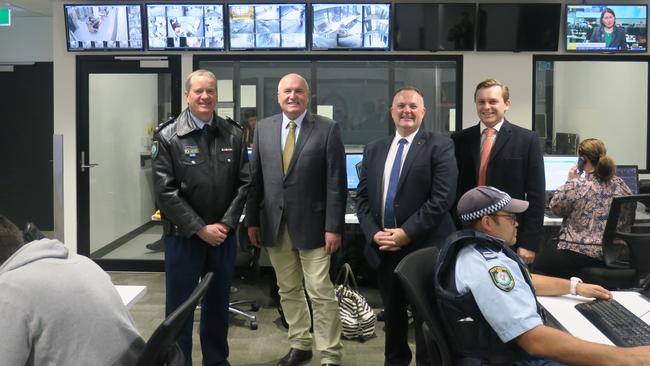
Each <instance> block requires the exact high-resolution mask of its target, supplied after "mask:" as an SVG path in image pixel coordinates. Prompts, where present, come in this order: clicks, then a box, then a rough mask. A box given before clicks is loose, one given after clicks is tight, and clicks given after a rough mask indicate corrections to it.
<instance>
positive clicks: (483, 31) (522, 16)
mask: <svg viewBox="0 0 650 366" xmlns="http://www.w3.org/2000/svg"><path fill="white" fill-rule="evenodd" d="M561 13H562V6H561V4H479V5H478V20H477V36H476V37H477V40H476V50H477V51H557V49H558V42H559V38H560V17H561Z"/></svg>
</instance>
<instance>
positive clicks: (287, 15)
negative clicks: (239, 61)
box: [228, 3, 307, 50]
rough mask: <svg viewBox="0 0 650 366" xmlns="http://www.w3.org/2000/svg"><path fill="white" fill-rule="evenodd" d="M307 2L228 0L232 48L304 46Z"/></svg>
mask: <svg viewBox="0 0 650 366" xmlns="http://www.w3.org/2000/svg"><path fill="white" fill-rule="evenodd" d="M306 7H307V5H306V4H299V3H292V4H291V3H287V4H229V5H228V16H229V19H230V49H231V50H257V49H269V50H271V49H305V48H306V47H307V40H306V39H307V37H306V32H305V29H306V23H307V22H306V15H305V12H306Z"/></svg>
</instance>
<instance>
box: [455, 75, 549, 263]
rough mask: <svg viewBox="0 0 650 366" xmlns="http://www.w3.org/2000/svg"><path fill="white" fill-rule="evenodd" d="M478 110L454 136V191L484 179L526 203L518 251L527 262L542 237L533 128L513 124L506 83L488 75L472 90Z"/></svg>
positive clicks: (540, 163) (540, 164)
mask: <svg viewBox="0 0 650 366" xmlns="http://www.w3.org/2000/svg"><path fill="white" fill-rule="evenodd" d="M474 101H475V102H476V112H477V113H478V117H479V119H480V122H479V123H478V124H477V125H475V126H472V127H469V128H466V129H464V130H462V131H460V132H459V133H457V134H454V135H453V136H452V139H453V140H454V144H455V146H456V161H457V162H458V190H457V197H459V198H460V197H461V196H462V195H463V194H464V193H465V192H467V191H469V190H470V189H472V188H474V187H476V186H481V185H488V186H493V187H495V188H498V189H500V190H502V191H504V192H506V193H508V194H509V195H510V196H511V197H512V198H516V199H520V200H526V201H528V202H529V203H530V206H529V208H528V210H527V211H526V212H524V213H522V214H520V215H519V217H518V219H517V220H518V221H519V228H518V232H517V244H516V245H517V246H516V248H517V249H516V250H517V255H519V257H520V258H521V259H522V260H523V261H524V263H526V264H530V263H532V262H533V261H534V260H535V253H536V252H537V251H538V249H539V246H540V244H541V242H542V240H543V234H544V233H543V230H542V228H543V224H544V200H545V184H544V160H543V158H542V152H541V148H540V144H539V138H538V136H537V133H535V132H533V131H530V130H527V129H525V128H521V127H519V126H515V125H513V124H511V123H510V122H508V121H507V120H506V119H505V114H506V111H507V110H508V109H509V108H510V105H511V102H510V91H509V90H508V87H507V86H506V85H504V84H503V83H501V82H500V81H498V80H495V79H487V80H484V81H482V82H480V83H479V84H478V85H477V86H476V91H475V92H474ZM489 129H492V131H493V133H492V135H491V138H492V139H493V141H492V145H493V146H492V147H491V149H490V152H489V157H488V160H487V165H486V166H485V167H484V169H485V173H484V177H483V180H484V181H482V182H479V179H480V171H481V163H480V162H481V152H482V150H483V148H484V147H485V143H486V140H487V136H488V135H489V131H488V130H489Z"/></svg>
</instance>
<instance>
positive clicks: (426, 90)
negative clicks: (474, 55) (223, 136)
mask: <svg viewBox="0 0 650 366" xmlns="http://www.w3.org/2000/svg"><path fill="white" fill-rule="evenodd" d="M270 57H271V56H268V55H259V56H257V57H255V55H253V56H251V55H247V56H246V57H245V58H243V57H241V56H205V55H200V56H195V57H194V69H198V68H202V69H208V70H210V71H213V72H214V73H215V74H216V75H217V79H219V85H218V89H220V90H218V92H217V93H218V94H219V96H218V104H217V113H218V114H219V115H222V116H231V117H233V118H234V119H235V120H237V121H238V122H240V123H242V124H244V125H245V126H247V127H250V126H251V125H253V124H254V123H255V121H256V120H258V119H262V118H265V117H268V116H271V115H274V114H277V113H280V107H279V105H278V102H277V86H278V82H279V80H280V78H281V77H282V76H284V75H285V74H288V73H291V72H295V73H298V74H300V75H302V76H303V77H305V79H307V82H308V83H309V86H310V88H311V105H310V110H311V112H313V113H318V114H321V115H325V116H328V117H330V118H332V119H334V120H335V121H337V122H338V123H339V124H340V126H341V131H342V136H343V142H344V143H345V145H346V148H347V149H348V150H361V149H363V146H364V145H365V144H366V143H368V142H370V141H372V140H374V139H377V138H380V137H383V136H387V135H389V134H391V133H392V132H393V131H394V128H393V123H392V121H391V119H390V113H389V108H390V105H391V102H392V95H393V93H394V91H395V90H397V89H398V88H400V87H402V86H406V85H413V86H416V87H417V88H419V89H421V90H422V92H423V94H424V98H425V105H426V107H427V113H426V116H425V120H424V122H423V125H424V128H426V129H427V130H430V131H437V132H443V133H449V131H453V130H455V129H457V128H460V126H461V118H462V116H461V115H460V111H461V110H462V106H461V102H460V101H461V98H460V92H461V91H460V88H459V87H458V86H459V85H461V84H462V80H461V76H460V70H462V57H461V56H435V57H434V56H421V55H417V56H411V55H405V56H392V55H391V56H388V55H355V57H354V58H350V57H343V56H333V55H308V56H307V55H302V56H299V57H293V56H273V58H272V59H271V58H270ZM224 89H225V90H224Z"/></svg>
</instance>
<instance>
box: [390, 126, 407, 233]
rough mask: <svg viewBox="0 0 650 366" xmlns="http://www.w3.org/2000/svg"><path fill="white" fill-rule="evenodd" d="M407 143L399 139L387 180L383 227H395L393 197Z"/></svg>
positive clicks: (395, 192)
mask: <svg viewBox="0 0 650 366" xmlns="http://www.w3.org/2000/svg"><path fill="white" fill-rule="evenodd" d="M407 142H408V141H407V140H406V139H404V138H403V139H400V140H399V141H398V144H399V147H398V148H397V154H395V161H393V167H392V168H391V170H390V179H389V180H388V190H387V191H386V204H385V206H384V227H388V228H394V227H397V222H396V219H395V195H396V194H397V183H398V182H399V172H400V169H401V168H402V154H403V153H404V145H406V143H407Z"/></svg>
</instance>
